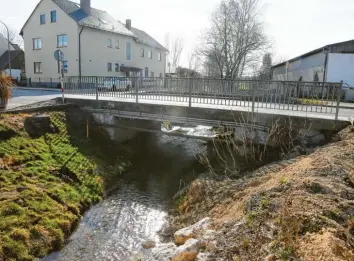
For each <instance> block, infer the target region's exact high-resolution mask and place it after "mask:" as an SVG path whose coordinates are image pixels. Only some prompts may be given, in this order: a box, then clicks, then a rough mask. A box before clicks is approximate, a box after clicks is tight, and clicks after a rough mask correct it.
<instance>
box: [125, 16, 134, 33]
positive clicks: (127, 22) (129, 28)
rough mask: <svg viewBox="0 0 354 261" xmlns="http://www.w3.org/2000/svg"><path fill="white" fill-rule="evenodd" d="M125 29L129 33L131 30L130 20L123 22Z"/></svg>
mask: <svg viewBox="0 0 354 261" xmlns="http://www.w3.org/2000/svg"><path fill="white" fill-rule="evenodd" d="M125 27H126V28H127V29H128V30H129V31H130V30H131V29H132V20H130V19H127V20H126V21H125Z"/></svg>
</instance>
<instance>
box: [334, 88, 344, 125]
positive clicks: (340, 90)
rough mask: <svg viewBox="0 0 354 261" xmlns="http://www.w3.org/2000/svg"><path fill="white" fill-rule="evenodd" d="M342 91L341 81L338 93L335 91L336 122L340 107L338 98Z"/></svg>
mask: <svg viewBox="0 0 354 261" xmlns="http://www.w3.org/2000/svg"><path fill="white" fill-rule="evenodd" d="M342 89H343V81H341V82H340V85H339V88H338V91H337V108H336V120H338V116H339V106H340V97H341V93H342Z"/></svg>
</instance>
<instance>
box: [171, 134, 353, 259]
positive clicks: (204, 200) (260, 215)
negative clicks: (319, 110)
mask: <svg viewBox="0 0 354 261" xmlns="http://www.w3.org/2000/svg"><path fill="white" fill-rule="evenodd" d="M335 140H340V141H336V142H333V143H331V144H328V145H325V146H323V147H321V148H318V149H317V150H316V151H315V152H314V153H313V154H311V155H308V156H299V157H297V158H296V159H292V160H289V161H284V162H280V163H278V164H271V165H267V166H264V167H262V168H261V169H259V170H256V171H255V172H253V173H250V174H249V176H247V177H244V178H239V179H228V178H227V177H225V178H222V177H220V176H217V177H215V176H212V175H210V176H208V177H206V178H201V179H198V180H196V181H194V182H193V183H192V184H191V185H190V186H189V188H188V190H187V192H186V194H185V195H184V197H183V198H181V200H180V202H179V208H178V211H179V213H178V214H177V216H176V218H175V220H174V222H175V224H176V225H177V227H178V228H180V227H185V226H188V225H190V224H193V223H195V222H197V221H199V220H201V219H203V218H205V217H211V218H212V220H213V225H212V228H211V229H213V230H215V231H216V232H215V234H214V237H213V238H211V239H210V237H209V239H207V240H209V241H207V242H206V243H205V246H206V247H205V250H204V251H206V252H208V253H210V254H211V257H210V259H207V260H216V259H218V258H221V259H222V260H235V261H236V260H240V261H241V260H269V261H270V260H272V261H275V260H297V261H300V260H307V261H352V260H354V157H353V155H354V128H353V127H348V128H347V129H345V130H343V131H342V132H340V134H339V135H338V136H337V137H336V139H335Z"/></svg>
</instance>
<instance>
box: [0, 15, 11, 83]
mask: <svg viewBox="0 0 354 261" xmlns="http://www.w3.org/2000/svg"><path fill="white" fill-rule="evenodd" d="M0 23H1V24H3V25H4V26H5V28H6V31H7V51H8V53H9V70H10V78H11V79H12V72H11V50H10V32H9V28H8V27H7V25H6V24H5V23H4V22H2V21H0Z"/></svg>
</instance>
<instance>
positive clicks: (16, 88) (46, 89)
mask: <svg viewBox="0 0 354 261" xmlns="http://www.w3.org/2000/svg"><path fill="white" fill-rule="evenodd" d="M13 89H14V90H27V91H51V92H61V89H57V88H34V87H21V86H16V87H13Z"/></svg>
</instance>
